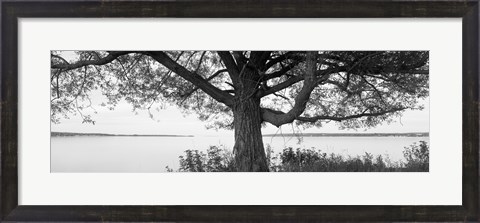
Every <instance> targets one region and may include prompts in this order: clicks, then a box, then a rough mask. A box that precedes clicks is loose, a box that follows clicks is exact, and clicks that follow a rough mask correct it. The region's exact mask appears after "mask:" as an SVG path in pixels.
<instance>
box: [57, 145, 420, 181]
mask: <svg viewBox="0 0 480 223" xmlns="http://www.w3.org/2000/svg"><path fill="white" fill-rule="evenodd" d="M420 140H423V141H427V142H428V137H303V138H302V140H301V143H300V144H298V142H299V138H296V137H281V136H280V137H279V136H277V137H271V136H269V137H264V138H263V142H264V144H269V145H270V146H271V148H272V149H273V150H274V151H275V153H278V152H280V151H282V150H283V148H285V147H289V146H291V147H294V148H298V147H300V148H311V147H315V148H317V149H320V150H322V151H323V152H326V153H336V154H342V155H345V156H349V155H350V156H356V155H363V154H365V152H368V153H372V154H374V155H388V156H389V158H390V159H391V160H392V161H399V160H403V154H402V151H403V148H404V147H405V146H409V145H411V144H412V143H414V142H418V141H420ZM210 145H224V146H225V148H229V149H231V148H232V147H233V137H231V136H224V137H206V136H201V137H199V136H195V137H153V136H63V137H52V138H51V172H109V173H111V172H134V173H148V172H165V171H166V169H165V167H166V166H169V167H170V168H173V169H178V166H179V162H178V160H179V158H178V157H179V156H181V155H183V154H184V151H185V150H187V149H196V150H199V151H206V150H207V149H208V148H209V146H210Z"/></svg>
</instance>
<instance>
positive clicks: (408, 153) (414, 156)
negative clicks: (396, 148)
mask: <svg viewBox="0 0 480 223" xmlns="http://www.w3.org/2000/svg"><path fill="white" fill-rule="evenodd" d="M403 156H404V157H405V160H406V161H407V162H406V164H405V168H407V169H412V170H415V169H420V170H424V171H428V169H429V168H428V167H429V160H430V153H429V147H428V144H427V142H425V141H420V142H419V143H418V144H416V143H414V144H413V145H410V146H408V147H405V150H404V151H403Z"/></svg>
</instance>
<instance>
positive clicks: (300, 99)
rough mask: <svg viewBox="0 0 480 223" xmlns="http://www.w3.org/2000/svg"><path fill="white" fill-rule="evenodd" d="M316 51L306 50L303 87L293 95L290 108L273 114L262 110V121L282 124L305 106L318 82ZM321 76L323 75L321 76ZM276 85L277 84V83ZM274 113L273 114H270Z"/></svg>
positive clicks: (287, 121)
mask: <svg viewBox="0 0 480 223" xmlns="http://www.w3.org/2000/svg"><path fill="white" fill-rule="evenodd" d="M317 54H318V53H317V52H307V60H306V62H307V64H306V72H305V75H304V76H305V77H304V82H303V87H302V89H301V90H300V92H299V93H298V95H297V96H296V97H295V104H294V105H293V107H292V109H290V111H288V112H287V113H284V114H279V113H277V114H274V113H271V112H270V113H269V112H268V110H264V112H262V118H263V120H264V121H267V122H270V123H272V124H273V125H275V126H277V127H279V126H281V125H283V124H286V123H290V122H292V121H293V120H295V119H296V118H297V117H298V116H300V115H301V114H302V113H303V111H304V110H305V108H306V106H307V102H308V100H309V99H310V94H311V93H312V91H313V89H314V88H315V86H317V84H318V80H317V75H316V70H317V60H316V57H317ZM322 78H323V77H322ZM277 86H278V85H277ZM265 111H266V112H265ZM272 114H274V115H272Z"/></svg>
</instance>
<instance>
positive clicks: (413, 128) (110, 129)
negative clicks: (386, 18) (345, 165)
mask: <svg viewBox="0 0 480 223" xmlns="http://www.w3.org/2000/svg"><path fill="white" fill-rule="evenodd" d="M91 99H92V103H93V108H94V109H95V110H96V111H97V113H96V114H94V111H93V110H90V111H85V112H84V113H86V114H91V115H92V119H93V120H94V121H95V124H94V125H93V124H90V123H82V119H81V117H80V116H79V115H78V114H77V115H73V114H70V115H69V116H70V118H69V119H61V122H60V124H54V123H52V124H51V130H52V131H54V132H81V133H111V134H167V135H196V136H216V135H233V131H229V130H214V129H210V130H208V129H206V127H205V125H206V123H205V122H202V121H200V120H198V118H197V117H196V114H191V115H186V114H184V113H182V111H181V110H179V109H177V108H176V106H166V108H165V109H162V110H159V111H156V110H155V109H151V111H150V112H151V113H152V114H153V118H151V117H150V115H149V112H148V111H147V110H137V112H136V113H135V112H133V111H132V106H131V105H130V104H128V103H127V102H125V101H122V102H120V103H119V104H118V105H117V107H116V108H115V109H114V110H109V109H107V108H106V107H102V106H100V104H101V103H102V102H105V101H106V99H105V98H104V97H103V96H101V95H100V94H98V95H95V96H92V97H91ZM422 103H423V104H424V105H425V109H424V110H422V111H411V110H408V111H406V112H404V115H403V116H402V117H400V118H395V119H394V122H393V123H390V124H383V125H380V126H377V127H375V128H371V129H358V130H340V129H339V128H338V126H337V125H336V124H335V122H330V123H327V124H326V125H324V126H323V127H321V128H316V127H313V128H308V129H304V128H303V127H294V126H293V125H292V124H287V125H283V126H282V127H280V128H277V127H275V126H273V125H270V124H268V125H267V126H266V127H265V128H263V129H262V133H263V134H281V133H347V132H348V133H352V132H353V133H354V132H357V133H391V132H400V133H402V132H429V106H428V98H427V99H426V100H424V101H422Z"/></svg>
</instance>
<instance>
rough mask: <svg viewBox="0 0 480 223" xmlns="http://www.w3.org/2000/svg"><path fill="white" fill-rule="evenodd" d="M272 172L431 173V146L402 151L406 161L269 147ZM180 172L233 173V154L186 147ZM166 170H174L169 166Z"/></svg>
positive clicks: (424, 144)
mask: <svg viewBox="0 0 480 223" xmlns="http://www.w3.org/2000/svg"><path fill="white" fill-rule="evenodd" d="M266 155H267V162H268V166H269V168H270V171H271V172H428V171H429V146H428V144H427V142H425V141H419V142H417V143H414V144H412V145H410V146H408V147H405V148H404V150H403V156H404V158H405V161H396V162H392V161H391V160H390V159H389V158H388V156H387V157H385V156H382V155H377V156H374V155H372V154H370V153H365V154H363V155H361V156H359V155H357V156H354V157H352V156H343V155H339V154H334V153H330V154H327V153H324V152H322V151H321V150H317V149H315V148H312V149H300V148H296V149H294V148H292V147H288V148H285V149H283V151H282V152H280V153H277V154H274V153H273V150H272V149H271V148H270V146H267V148H266ZM179 158H180V160H179V161H180V167H179V169H178V170H176V171H179V172H231V171H234V162H233V154H232V153H231V152H230V151H229V150H227V149H225V148H221V147H220V146H210V148H209V149H208V150H207V153H203V152H201V151H198V150H186V151H185V155H184V156H180V157H179ZM167 171H169V172H173V171H174V170H173V169H171V168H168V167H167Z"/></svg>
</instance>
